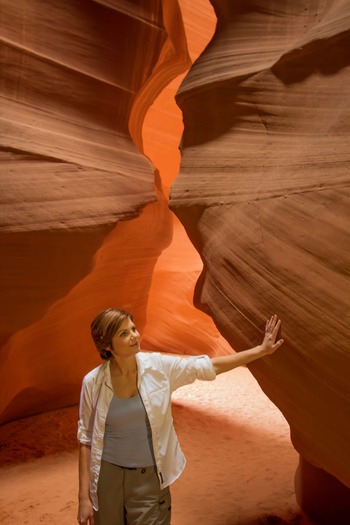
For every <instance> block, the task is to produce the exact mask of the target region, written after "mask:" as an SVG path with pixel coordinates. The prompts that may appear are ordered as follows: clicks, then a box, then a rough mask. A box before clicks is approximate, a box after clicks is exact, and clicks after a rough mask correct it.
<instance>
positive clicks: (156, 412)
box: [78, 352, 216, 510]
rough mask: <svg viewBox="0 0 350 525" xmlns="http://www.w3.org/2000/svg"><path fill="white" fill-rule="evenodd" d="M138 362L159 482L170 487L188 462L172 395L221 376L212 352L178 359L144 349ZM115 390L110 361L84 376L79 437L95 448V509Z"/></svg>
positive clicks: (92, 485) (92, 486)
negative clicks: (104, 441)
mask: <svg viewBox="0 0 350 525" xmlns="http://www.w3.org/2000/svg"><path fill="white" fill-rule="evenodd" d="M136 361H137V369H138V389H139V392H140V395H141V398H142V401H143V404H144V406H145V409H146V412H147V415H148V419H149V422H150V425H151V430H152V443H153V451H154V457H155V460H156V467H157V471H158V477H159V482H160V486H161V488H164V487H166V486H168V485H170V484H171V483H173V482H174V481H175V480H176V479H177V478H178V477H179V476H180V474H181V473H182V471H183V469H184V468H185V464H186V459H185V456H184V454H183V452H182V450H181V447H180V445H179V442H178V439H177V436H176V432H175V429H174V425H173V418H172V412H171V394H172V392H174V390H176V389H177V388H179V387H181V386H184V385H188V384H190V383H193V382H194V381H195V380H196V379H201V380H204V381H212V380H213V379H215V377H216V374H215V370H214V367H213V365H212V362H211V360H210V359H209V357H208V356H206V355H202V356H195V357H178V356H169V355H163V354H160V353H145V352H139V353H138V354H136ZM113 394H114V392H113V386H112V381H111V373H110V362H109V361H106V362H104V363H103V364H102V365H100V366H98V367H97V368H95V369H94V370H92V371H91V372H89V373H88V374H87V375H86V376H85V377H84V380H83V385H82V389H81V396H80V412H79V423H78V440H79V441H80V443H82V444H84V445H88V446H90V447H91V455H90V498H91V501H92V504H93V507H94V509H95V510H98V501H97V484H98V477H99V473H100V467H101V456H102V450H103V440H104V432H105V421H106V417H107V412H108V408H109V405H110V402H111V400H112V398H113Z"/></svg>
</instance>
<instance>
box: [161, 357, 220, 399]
mask: <svg viewBox="0 0 350 525" xmlns="http://www.w3.org/2000/svg"><path fill="white" fill-rule="evenodd" d="M162 363H163V366H164V368H165V369H167V373H168V377H169V381H170V385H171V390H172V391H174V390H176V389H177V388H180V387H181V386H184V385H189V384H190V383H193V382H194V381H195V380H196V379H199V380H201V381H213V380H214V379H215V378H216V373H215V370H214V367H213V364H212V362H211V359H210V358H209V357H208V356H207V355H199V356H191V357H177V356H176V357H175V356H174V357H173V356H165V355H162Z"/></svg>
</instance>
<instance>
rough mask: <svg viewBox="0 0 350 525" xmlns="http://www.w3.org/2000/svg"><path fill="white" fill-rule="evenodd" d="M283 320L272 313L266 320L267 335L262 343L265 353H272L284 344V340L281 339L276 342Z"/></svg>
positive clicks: (262, 349)
mask: <svg viewBox="0 0 350 525" xmlns="http://www.w3.org/2000/svg"><path fill="white" fill-rule="evenodd" d="M281 324H282V321H281V320H280V319H278V317H277V315H272V316H271V317H270V319H268V320H267V321H266V327H265V337H264V339H263V342H262V343H261V351H262V353H263V354H264V355H270V354H273V353H274V352H276V350H277V349H278V348H279V347H280V346H282V345H283V343H284V340H283V339H279V340H278V341H277V342H276V338H277V334H278V330H279V329H280V327H281Z"/></svg>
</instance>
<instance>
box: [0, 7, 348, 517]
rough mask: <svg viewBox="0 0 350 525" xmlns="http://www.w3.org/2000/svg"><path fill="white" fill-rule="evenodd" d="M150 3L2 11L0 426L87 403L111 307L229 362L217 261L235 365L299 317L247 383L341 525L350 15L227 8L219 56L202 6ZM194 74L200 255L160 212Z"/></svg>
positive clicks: (179, 195)
mask: <svg viewBox="0 0 350 525" xmlns="http://www.w3.org/2000/svg"><path fill="white" fill-rule="evenodd" d="M135 4H137V3H135V2H133V1H131V0H130V1H125V0H124V1H123V0H99V1H98V0H97V1H92V0H85V1H84V2H82V1H81V0H79V1H78V0H63V1H61V2H59V3H56V4H55V3H48V2H47V3H44V4H43V2H40V1H39V0H27V1H26V2H10V1H9V0H0V17H1V22H2V24H1V33H0V40H1V55H0V61H1V62H0V63H1V76H2V82H1V84H0V97H1V115H0V133H1V137H0V160H1V164H0V184H1V190H0V191H1V201H0V219H1V237H0V242H1V250H0V285H1V294H2V301H1V304H2V307H1V342H2V343H3V346H2V350H1V352H2V360H1V363H0V382H1V396H0V403H1V406H0V413H1V422H4V421H8V420H12V419H15V418H18V417H23V416H26V415H28V414H32V413H37V412H42V411H45V410H50V409H53V408H57V407H63V406H66V405H69V404H75V403H76V402H77V399H78V394H79V389H80V384H81V378H82V376H83V374H85V373H86V371H87V370H89V369H91V368H92V367H93V366H96V365H97V364H98V363H99V362H100V361H99V358H98V356H97V353H96V352H95V350H94V348H93V347H92V344H91V341H90V336H89V324H90V321H91V318H92V317H93V315H95V313H96V312H97V311H99V310H101V309H102V308H105V307H106V306H110V305H121V306H124V307H125V308H128V309H130V310H131V311H133V312H134V314H135V318H136V320H137V324H138V326H139V328H140V330H141V331H142V333H143V344H144V348H145V349H151V350H152V349H156V350H165V351H170V352H175V353H182V352H185V353H187V352H189V353H202V352H205V353H208V354H213V353H226V352H228V351H229V350H230V349H229V345H228V344H225V342H224V340H223V338H222V336H220V335H219V334H218V332H217V331H216V330H215V327H214V326H213V324H212V322H211V321H210V320H208V317H207V316H206V315H204V314H203V313H202V312H200V311H199V312H198V311H196V310H194V309H193V307H192V292H193V286H194V283H195V282H196V280H197V279H198V276H199V274H200V271H201V260H203V261H204V264H205V267H204V271H203V272H202V275H201V278H200V280H199V282H198V284H197V291H196V303H197V305H198V306H199V307H200V308H201V309H202V310H204V311H207V312H209V313H210V315H212V317H213V319H214V321H215V323H216V324H217V326H218V327H219V329H220V331H221V333H222V334H223V335H224V336H225V337H226V338H227V340H228V341H229V342H230V343H231V345H232V346H233V347H234V348H237V349H238V350H239V349H243V348H245V347H247V346H251V345H253V344H256V343H258V342H259V341H260V337H259V330H261V328H262V327H263V326H264V324H265V319H266V317H267V315H269V314H270V313H272V312H273V311H275V312H277V313H278V314H279V315H280V316H281V317H282V318H283V321H284V325H283V330H282V335H283V337H285V339H286V341H287V342H286V345H285V347H284V349H283V351H281V352H280V353H279V354H278V355H275V356H274V357H272V358H269V359H266V360H265V361H263V362H259V363H256V364H255V365H252V366H251V370H252V372H253V373H254V375H255V377H256V378H257V379H258V381H259V382H260V384H261V386H262V388H263V389H264V391H265V392H266V393H267V394H268V395H269V397H270V398H271V399H272V400H273V401H274V402H275V404H276V405H277V406H278V407H279V408H280V409H281V411H282V412H283V414H284V415H285V417H286V418H287V420H288V422H289V423H290V425H291V433H292V439H293V443H294V446H295V447H296V449H297V450H298V451H299V452H300V454H301V462H300V467H299V469H298V472H297V474H296V493H297V497H298V501H299V502H300V504H301V505H302V506H303V508H305V509H307V510H308V511H309V512H311V514H313V515H314V516H316V517H317V519H318V521H319V522H320V523H321V522H322V520H323V523H326V524H327V525H330V523H332V525H345V523H347V521H345V522H341V521H339V520H341V519H342V518H341V517H340V518H339V520H338V517H337V520H338V521H337V522H334V520H333V518H334V508H337V509H340V510H339V512H342V513H346V512H347V513H348V514H347V517H348V516H349V507H348V502H349V501H350V499H349V492H348V489H347V487H348V486H349V485H350V478H349V472H350V468H349V467H350V453H349V447H348V442H349V438H350V435H349V434H350V431H349V423H348V421H349V400H350V395H349V381H348V376H349V368H350V365H349V352H348V341H349V280H348V277H349V236H348V231H349V222H350V221H349V199H348V190H347V188H348V185H349V175H348V174H349V151H350V149H349V139H348V137H349V124H348V122H349V90H348V85H349V62H350V55H349V49H350V47H349V25H350V22H349V17H350V14H349V11H350V8H349V7H348V2H347V1H345V0H343V1H342V0H337V1H336V0H327V1H326V2H320V1H316V0H315V1H313V0H311V1H306V0H296V1H292V0H290V1H287V2H273V1H271V0H262V1H256V2H252V1H250V0H244V1H243V0H241V1H236V2H224V1H223V0H221V1H220V0H215V1H213V5H214V8H215V11H216V14H217V16H218V20H219V21H218V26H217V29H216V32H215V35H214V38H213V39H212V41H211V42H210V44H209V46H208V47H207V48H206V45H207V43H208V41H209V40H210V39H211V36H212V34H213V32H214V30H215V16H214V15H213V10H212V7H211V6H210V4H209V2H208V1H206V0H192V1H191V2H189V1H188V0H180V1H179V3H178V2H177V1H175V0H163V1H161V0H147V1H145V2H140V4H142V6H141V5H139V6H137V5H135ZM180 9H181V12H180ZM204 48H206V49H205V51H204V53H203V55H202V56H201V58H200V59H199V60H198V61H196V59H197V57H198V55H199V54H200V53H201V52H202V50H203V49H204ZM190 59H191V60H192V61H193V62H195V61H196V62H195V64H194V65H193V66H192V68H191V72H190V74H189V75H188V76H187V77H186V80H185V81H184V83H183V84H182V86H181V88H180V89H179V91H178V97H177V98H178V103H179V105H180V106H181V109H182V110H183V116H184V124H185V130H184V134H183V138H182V141H181V145H182V164H181V173H180V175H179V177H178V178H177V180H176V183H175V184H174V185H173V187H172V191H171V207H172V209H173V210H174V211H175V212H176V214H177V215H178V217H179V218H180V220H181V221H182V223H183V224H184V225H185V227H186V230H187V233H188V236H189V237H190V240H191V241H192V242H193V244H194V245H195V246H196V248H197V250H198V252H199V253H200V257H199V255H198V254H196V253H194V252H193V250H191V246H190V243H189V241H188V239H187V238H186V236H185V235H184V231H183V229H182V228H181V226H180V224H179V222H178V221H177V220H175V221H173V218H172V216H171V214H170V213H169V211H168V208H167V202H166V198H167V192H168V189H169V187H170V185H171V184H172V182H173V180H174V178H175V177H176V175H177V171H178V163H179V153H178V151H177V146H178V144H179V142H180V135H181V132H182V130H181V128H182V125H181V113H180V111H179V109H177V108H176V107H175V104H174V101H173V97H174V95H175V93H176V91H177V90H178V85H179V82H180V80H181V77H180V76H179V75H180V74H181V73H183V72H185V71H186V70H187V69H188V67H189V66H190ZM172 79H174V80H172ZM158 95H160V96H159V97H158ZM157 97H158V98H157ZM155 168H156V171H155ZM321 503H322V505H321ZM323 503H324V504H323ZM328 510H329V512H330V514H331V516H332V517H331V520H333V521H330V520H329V515H330V514H329V513H328ZM331 510H333V514H332V513H331ZM324 520H326V521H324ZM327 520H328V521H327ZM348 521H349V520H348Z"/></svg>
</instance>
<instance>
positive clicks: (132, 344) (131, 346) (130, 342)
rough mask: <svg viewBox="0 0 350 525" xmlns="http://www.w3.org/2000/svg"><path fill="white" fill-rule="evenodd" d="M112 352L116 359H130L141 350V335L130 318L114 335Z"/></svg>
mask: <svg viewBox="0 0 350 525" xmlns="http://www.w3.org/2000/svg"><path fill="white" fill-rule="evenodd" d="M110 350H111V352H112V354H113V356H114V357H128V356H131V355H135V354H137V352H138V351H139V350H140V334H139V333H138V331H137V328H136V326H135V324H134V322H133V321H132V320H131V319H130V318H129V317H127V318H126V319H124V321H123V322H122V324H121V325H120V327H119V328H118V330H117V331H116V333H115V334H114V336H113V339H112V345H111V349H110Z"/></svg>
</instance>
